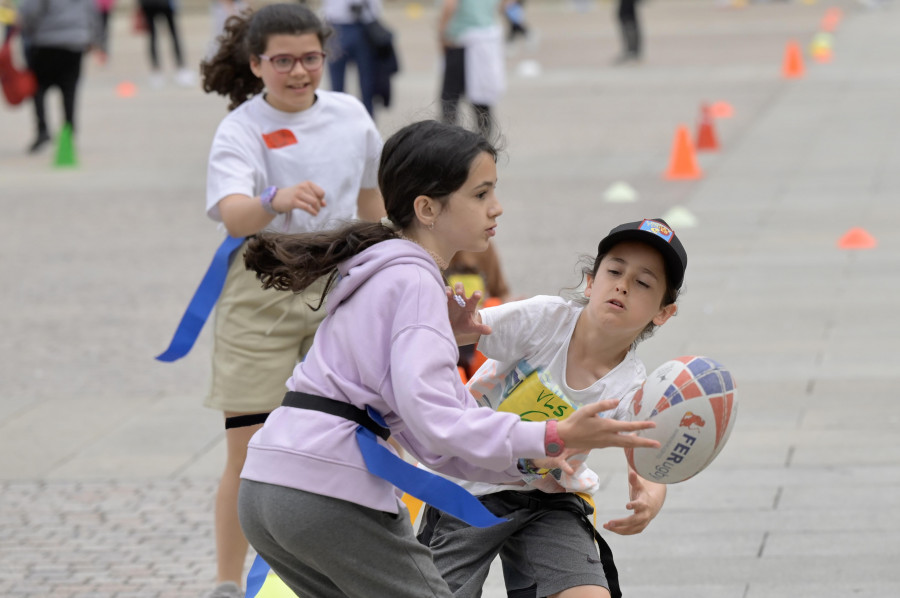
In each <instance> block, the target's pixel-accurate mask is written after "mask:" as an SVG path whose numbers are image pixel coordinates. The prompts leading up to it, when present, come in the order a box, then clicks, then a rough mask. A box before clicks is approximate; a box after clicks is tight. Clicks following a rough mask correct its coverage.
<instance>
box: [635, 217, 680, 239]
mask: <svg viewBox="0 0 900 598" xmlns="http://www.w3.org/2000/svg"><path fill="white" fill-rule="evenodd" d="M638 230H645V231H647V232H648V233H653V234H654V235H656V236H657V237H659V238H660V239H664V240H665V241H666V242H667V243H671V242H672V237H674V236H675V231H673V230H672V229H671V228H669V227H668V226H666V225H665V224H661V223H659V222H657V221H656V220H644V221H643V222H641V225H640V226H639V227H638Z"/></svg>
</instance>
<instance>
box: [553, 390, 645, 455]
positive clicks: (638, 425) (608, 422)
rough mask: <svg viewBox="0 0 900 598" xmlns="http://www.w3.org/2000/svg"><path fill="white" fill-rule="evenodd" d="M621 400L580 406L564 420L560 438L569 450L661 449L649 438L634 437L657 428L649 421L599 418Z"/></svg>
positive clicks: (559, 429) (561, 425) (609, 400)
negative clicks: (617, 447) (610, 448)
mask: <svg viewBox="0 0 900 598" xmlns="http://www.w3.org/2000/svg"><path fill="white" fill-rule="evenodd" d="M618 403H619V400H618V399H606V400H603V401H597V402H596V403H592V404H590V405H585V406H584V407H579V408H578V409H576V410H575V412H574V413H572V415H570V416H569V417H567V418H566V419H564V420H561V421H560V422H559V424H558V427H557V432H558V433H559V437H560V438H562V441H563V442H564V443H565V445H566V447H567V448H570V447H571V448H576V447H578V448H581V449H593V448H607V447H611V446H620V447H623V448H638V447H646V448H659V442H657V441H656V440H651V439H650V438H642V437H640V436H636V435H634V434H632V432H637V431H639V430H647V429H650V428H655V427H656V424H655V423H653V422H648V421H631V422H628V421H619V420H615V419H609V418H606V417H597V414H598V413H600V412H602V411H608V410H610V409H613V408H614V407H615V406H616V405H618Z"/></svg>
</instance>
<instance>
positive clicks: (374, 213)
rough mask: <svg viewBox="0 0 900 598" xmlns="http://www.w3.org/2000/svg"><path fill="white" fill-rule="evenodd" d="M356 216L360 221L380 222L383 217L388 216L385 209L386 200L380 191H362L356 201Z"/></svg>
mask: <svg viewBox="0 0 900 598" xmlns="http://www.w3.org/2000/svg"><path fill="white" fill-rule="evenodd" d="M356 215H357V216H359V219H360V220H365V221H367V222H378V221H379V220H381V218H382V217H383V216H387V211H386V210H385V209H384V199H382V197H381V192H380V191H378V189H360V190H359V197H358V198H357V199H356Z"/></svg>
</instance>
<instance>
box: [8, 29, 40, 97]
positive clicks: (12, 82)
mask: <svg viewBox="0 0 900 598" xmlns="http://www.w3.org/2000/svg"><path fill="white" fill-rule="evenodd" d="M12 38H13V36H12V35H10V36H9V37H7V38H6V41H5V42H4V43H3V47H2V48H0V85H2V86H3V95H4V96H6V101H7V102H9V105H10V106H18V105H19V104H21V103H22V102H24V101H25V100H27V99H28V98H30V97H31V96H33V95H34V93H35V92H36V91H37V79H35V78H34V73H32V72H31V71H30V70H28V69H22V70H19V69H17V68H16V65H14V64H13V60H12Z"/></svg>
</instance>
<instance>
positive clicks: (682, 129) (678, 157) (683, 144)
mask: <svg viewBox="0 0 900 598" xmlns="http://www.w3.org/2000/svg"><path fill="white" fill-rule="evenodd" d="M701 176H703V173H702V172H701V171H700V167H699V166H697V159H696V157H695V156H694V146H693V145H692V144H691V135H690V133H688V128H687V127H686V126H684V125H681V126H679V127H678V130H677V131H676V132H675V142H674V143H673V144H672V157H671V159H670V160H669V169H668V170H667V171H666V178H667V179H669V180H691V179H699V178H700V177H701Z"/></svg>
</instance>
